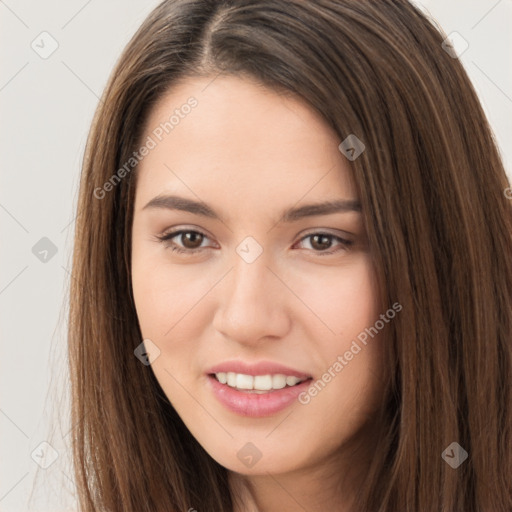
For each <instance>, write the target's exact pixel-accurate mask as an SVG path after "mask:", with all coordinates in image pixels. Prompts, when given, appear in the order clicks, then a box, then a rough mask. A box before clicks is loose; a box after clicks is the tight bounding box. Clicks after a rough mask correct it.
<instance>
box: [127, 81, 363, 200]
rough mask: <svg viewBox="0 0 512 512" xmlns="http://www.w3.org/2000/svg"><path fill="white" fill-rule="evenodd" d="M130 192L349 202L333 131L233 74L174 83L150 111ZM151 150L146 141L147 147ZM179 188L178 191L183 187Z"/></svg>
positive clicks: (299, 105)
mask: <svg viewBox="0 0 512 512" xmlns="http://www.w3.org/2000/svg"><path fill="white" fill-rule="evenodd" d="M148 138H150V139H151V140H152V141H153V143H154V147H153V148H152V149H151V151H149V153H148V154H147V155H146V156H145V157H144V158H143V159H142V160H141V162H140V163H139V166H138V171H137V172H138V174H139V176H138V184H137V189H138V190H137V194H138V195H141V194H142V195H144V196H145V198H147V199H150V197H149V196H150V195H157V194H158V193H161V192H163V191H171V192H177V191H178V190H179V191H183V190H184V189H186V188H188V189H189V190H188V192H189V193H190V192H192V193H195V194H196V195H197V196H198V197H201V196H202V195H211V194H212V193H213V194H216V195H217V196H218V197H219V198H224V199H225V200H228V199H229V197H231V196H232V195H233V193H234V192H235V193H236V195H244V194H245V195H248V194H249V195H250V194H251V193H259V195H260V197H266V198H267V199H268V200H270V199H275V200H278V201H279V199H281V200H282V201H285V200H286V202H287V203H289V202H290V200H293V199H295V201H298V200H299V199H300V197H301V196H304V195H305V194H308V196H309V197H308V198H309V199H314V198H319V197H322V196H324V195H325V194H327V193H328V194H329V195H330V196H333V195H335V196H342V197H344V198H356V197H357V196H356V191H355V187H354V183H353V180H352V176H351V170H350V168H349V165H348V162H347V161H346V159H345V157H344V156H343V155H342V154H341V153H340V152H339V150H338V145H339V143H340V142H341V141H340V140H339V137H338V136H337V135H336V134H335V133H334V131H333V130H332V129H331V128H330V127H329V126H328V125H327V124H326V123H325V121H324V120H323V119H322V118H321V116H320V115H319V114H318V113H317V112H315V111H314V110H313V109H312V108H311V107H310V106H309V105H307V104H306V103H305V102H303V101H301V100H300V99H298V98H295V97H293V96H291V95H288V94H287V95H284V94H280V93H278V92H276V91H274V90H272V89H269V88H266V87H264V86H262V85H260V84H257V83H256V82H253V81H251V80H248V79H245V78H244V79H242V78H238V77H217V78H212V77H209V78H194V79H187V80H185V81H182V82H181V83H179V84H177V85H176V86H175V87H173V88H172V89H171V90H170V91H168V92H167V93H166V94H165V95H164V96H162V97H161V98H160V99H159V101H158V102H157V104H156V105H155V107H154V108H153V109H152V111H151V112H150V114H149V116H148V119H147V121H146V124H145V128H144V134H143V137H142V139H141V140H142V142H143V143H144V141H147V140H149V139H148ZM152 145H153V144H152ZM184 187H185V188H184Z"/></svg>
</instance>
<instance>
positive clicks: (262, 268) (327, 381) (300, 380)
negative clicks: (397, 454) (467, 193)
mask: <svg viewBox="0 0 512 512" xmlns="http://www.w3.org/2000/svg"><path fill="white" fill-rule="evenodd" d="M187 105H188V106H187ZM171 116H174V117H172V118H171ZM166 122H167V124H165V123H166ZM148 137H149V138H148ZM142 142H143V144H145V145H146V149H147V150H146V151H144V150H142V151H141V152H140V153H141V155H142V153H145V156H143V159H142V161H141V163H140V164H139V167H138V170H137V172H138V173H139V174H138V178H137V190H136V200H135V214H134V221H133V246H132V277H133V292H134V297H135V305H136V309H137V315H138V320H139V324H140V328H141V331H142V335H143V338H144V339H145V340H146V341H145V346H146V348H147V349H148V352H149V353H150V354H151V355H150V360H151V359H153V358H154V360H153V361H152V363H151V368H152V370H153V371H154V374H155V376H156V378H157V379H158V381H159V383H160V385H161V387H162V389H163V390H164V391H165V393H166V395H167V396H168V398H169V400H170V402H171V403H172V404H173V406H174V408H175V409H176V411H177V412H178V414H179V415H180V417H181V418H182V420H183V422H184V423H185V424H186V426H187V427H188V429H189V430H190V431H191V433H192V434H193V435H194V437H195V438H196V439H197V440H198V442H199V443H200V444H201V445H202V446H203V447H204V448H205V450H206V451H207V452H208V453H209V454H210V455H211V456H212V457H213V458H214V459H215V460H217V461H218V462H219V463H220V464H222V465H223V466H225V467H227V468H229V469H231V470H233V471H236V472H238V473H243V474H247V475H249V474H253V475H256V474H264V473H266V472H271V473H273V474H277V473H286V472H291V471H294V470H300V469H305V468H310V467H313V466H315V465H317V466H319V467H320V466H322V465H324V466H325V464H326V463H327V461H329V460H334V459H336V457H338V454H340V453H342V452H343V448H344V447H347V446H348V445H349V441H350V439H351V438H353V437H354V436H355V434H356V433H357V432H360V431H363V430H362V427H363V426H365V424H367V422H368V421H369V419H370V418H371V417H372V415H373V413H374V412H375V410H376V408H377V407H378V405H379V402H380V391H381V389H382V382H381V376H382V368H381V360H382V357H381V355H382V349H381V346H380V343H379V336H378V335H377V336H375V337H370V336H368V333H367V331H366V344H364V343H363V342H362V340H363V339H364V338H365V335H364V334H363V333H364V332H365V329H366V328H368V327H370V326H373V325H374V324H375V322H376V320H377V319H378V318H379V313H383V312H381V311H377V300H378V290H377V288H376V281H375V276H374V273H373V266H372V260H371V258H370V254H369V253H368V248H367V243H366V238H365V232H364V227H363V222H362V214H361V212H360V211H359V208H358V206H357V204H358V195H357V190H356V187H355V184H354V182H353V180H352V178H351V173H350V168H349V164H348V161H347V159H346V158H345V156H343V154H342V153H341V152H340V150H339V149H338V145H339V144H340V142H341V140H340V139H339V137H337V136H336V134H335V133H334V132H333V131H332V130H330V128H329V127H328V126H327V125H326V124H325V123H324V121H323V120H322V119H321V118H320V117H319V116H318V115H317V114H316V113H315V112H314V111H313V110H311V109H310V108H309V107H308V106H307V105H305V104H304V103H302V102H300V101H298V100H296V99H291V98H290V97H285V96H283V95H279V94H277V93H276V92H273V91H272V90H269V89H266V88H264V87H262V86H260V85H256V84H255V83H253V82H250V81H247V80H245V79H244V80H242V79H241V78H235V77H218V78H216V79H215V80H213V81H212V78H209V79H194V80H192V79H189V80H187V81H184V82H182V83H181V84H180V85H178V86H176V87H175V88H174V89H173V90H172V92H171V93H168V94H167V95H166V96H164V97H163V98H161V99H160V101H159V103H158V104H157V105H156V107H155V108H154V109H153V111H152V112H151V115H150V117H149V119H148V122H147V124H146V126H145V134H144V136H143V139H142ZM327 203H329V204H327ZM315 205H316V206H315ZM358 336H359V338H358ZM149 340H150V341H149ZM141 341H142V340H141ZM155 346H156V347H157V349H158V350H159V352H158V350H157V351H155ZM358 348H359V350H358ZM155 356H156V357H155ZM317 381H319V382H317ZM315 383H316V385H315ZM283 386H285V387H283ZM315 390H316V391H315Z"/></svg>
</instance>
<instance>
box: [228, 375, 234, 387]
mask: <svg viewBox="0 0 512 512" xmlns="http://www.w3.org/2000/svg"><path fill="white" fill-rule="evenodd" d="M227 384H228V386H231V387H232V388H235V387H236V373H233V372H228V380H227Z"/></svg>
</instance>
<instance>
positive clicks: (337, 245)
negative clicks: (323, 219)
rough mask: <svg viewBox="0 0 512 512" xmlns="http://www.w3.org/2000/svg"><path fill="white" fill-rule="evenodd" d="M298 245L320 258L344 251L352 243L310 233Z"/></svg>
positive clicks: (331, 236) (332, 236)
mask: <svg viewBox="0 0 512 512" xmlns="http://www.w3.org/2000/svg"><path fill="white" fill-rule="evenodd" d="M300 244H301V245H302V248H304V249H309V250H311V251H313V252H314V253H316V254H318V255H319V256H322V255H329V254H334V253H337V252H341V251H346V250H348V249H349V248H350V246H351V245H352V244H353V242H352V241H351V240H346V239H344V238H341V237H339V236H336V235H333V234H330V233H311V234H310V235H306V236H305V237H304V238H302V240H300Z"/></svg>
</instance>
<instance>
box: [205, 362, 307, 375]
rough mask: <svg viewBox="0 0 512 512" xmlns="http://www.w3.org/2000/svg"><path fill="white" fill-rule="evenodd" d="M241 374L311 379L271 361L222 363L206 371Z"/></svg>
mask: <svg viewBox="0 0 512 512" xmlns="http://www.w3.org/2000/svg"><path fill="white" fill-rule="evenodd" d="M229 372H233V373H242V374H244V375H252V376H255V375H269V374H270V375H276V374H281V375H286V376H290V377H300V378H301V379H308V378H311V375H309V374H308V373H304V372H301V371H299V370H294V369H293V368H289V367H287V366H283V365H282V364H279V363H273V362H272V361H260V362H258V363H252V364H251V363H245V362H244V361H225V362H223V363H220V364H217V365H215V366H212V367H211V368H210V369H209V370H207V371H206V373H208V374H212V373H229Z"/></svg>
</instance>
